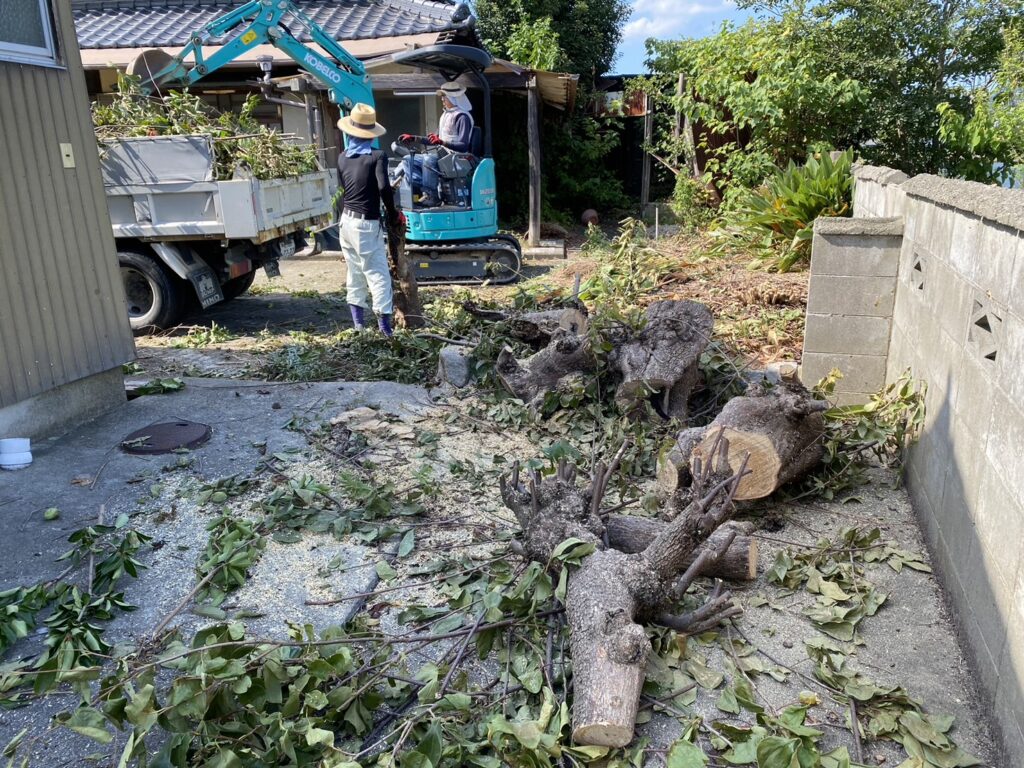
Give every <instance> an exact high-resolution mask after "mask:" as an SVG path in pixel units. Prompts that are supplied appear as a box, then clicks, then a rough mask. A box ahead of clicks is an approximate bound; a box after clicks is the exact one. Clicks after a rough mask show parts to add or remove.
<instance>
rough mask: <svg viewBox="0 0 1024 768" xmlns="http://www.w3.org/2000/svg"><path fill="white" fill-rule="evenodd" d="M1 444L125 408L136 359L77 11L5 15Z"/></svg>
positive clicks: (0, 87)
mask: <svg viewBox="0 0 1024 768" xmlns="http://www.w3.org/2000/svg"><path fill="white" fill-rule="evenodd" d="M0 139H2V141H0V168H2V171H0V437H36V438H38V437H43V436H46V435H50V434H56V433H59V432H63V431H65V430H67V429H68V428H70V427H72V426H74V425H77V424H78V423H80V422H82V421H85V420H87V419H89V418H91V417H93V416H95V415H97V414H98V413H101V412H103V411H105V410H108V409H110V408H112V407H115V406H116V405H118V404H120V403H123V402H124V400H125V394H124V384H123V381H122V377H121V364H122V363H124V362H126V361H128V360H131V359H133V358H134V356H135V348H134V343H133V340H132V334H131V331H130V329H129V327H128V316H127V313H126V311H125V306H124V295H123V291H122V288H121V280H120V276H119V272H118V265H117V257H116V256H115V247H114V237H113V234H112V232H111V228H110V220H109V218H108V217H107V208H106V200H105V198H104V195H103V186H102V182H101V180H100V168H99V157H98V155H97V152H96V139H95V137H94V136H93V130H92V122H91V120H90V117H89V95H88V89H87V87H86V77H85V72H84V70H83V68H82V62H81V58H80V55H79V49H78V44H77V42H76V38H75V26H74V20H73V16H72V11H71V8H70V6H69V5H68V4H67V3H66V2H57V1H56V0H16V1H14V2H4V3H3V5H2V9H0Z"/></svg>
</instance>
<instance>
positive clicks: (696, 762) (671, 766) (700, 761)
mask: <svg viewBox="0 0 1024 768" xmlns="http://www.w3.org/2000/svg"><path fill="white" fill-rule="evenodd" d="M707 764H708V757H707V755H705V754H704V750H702V749H701V748H700V747H698V746H697V745H695V744H692V743H690V742H689V741H686V740H685V739H680V740H679V741H677V742H676V743H675V744H673V745H672V747H671V748H670V749H669V751H668V755H667V756H666V758H665V768H704V766H706V765H707Z"/></svg>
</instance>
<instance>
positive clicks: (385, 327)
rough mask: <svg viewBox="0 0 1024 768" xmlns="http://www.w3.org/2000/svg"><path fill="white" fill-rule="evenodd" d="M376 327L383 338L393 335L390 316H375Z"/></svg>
mask: <svg viewBox="0 0 1024 768" xmlns="http://www.w3.org/2000/svg"><path fill="white" fill-rule="evenodd" d="M377 327H379V328H380V332H381V333H383V334H384V335H385V336H394V335H395V330H394V328H392V327H391V315H377Z"/></svg>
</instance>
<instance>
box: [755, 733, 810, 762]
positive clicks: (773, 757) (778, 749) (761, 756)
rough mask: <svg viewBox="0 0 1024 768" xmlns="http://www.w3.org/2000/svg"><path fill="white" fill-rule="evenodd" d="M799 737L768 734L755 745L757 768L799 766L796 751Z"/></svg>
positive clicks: (798, 745)
mask: <svg viewBox="0 0 1024 768" xmlns="http://www.w3.org/2000/svg"><path fill="white" fill-rule="evenodd" d="M799 747H800V739H784V738H782V737H781V736H768V737H766V738H764V739H761V742H760V743H759V744H758V745H757V768H800V763H799V761H798V760H797V757H796V751H797V749H798V748H799Z"/></svg>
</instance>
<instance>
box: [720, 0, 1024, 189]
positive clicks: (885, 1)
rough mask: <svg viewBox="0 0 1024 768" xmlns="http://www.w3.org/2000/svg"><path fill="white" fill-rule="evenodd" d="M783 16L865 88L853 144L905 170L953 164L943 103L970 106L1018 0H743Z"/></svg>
mask: <svg viewBox="0 0 1024 768" xmlns="http://www.w3.org/2000/svg"><path fill="white" fill-rule="evenodd" d="M739 4H740V5H741V6H746V7H751V8H754V9H756V10H761V11H769V12H771V13H773V14H780V13H781V14H784V15H786V16H788V17H789V18H791V19H793V23H794V29H795V32H794V34H796V35H797V36H799V37H800V38H801V39H802V41H803V44H804V45H805V47H806V50H807V51H809V52H810V55H813V56H814V58H815V59H816V61H817V63H818V66H819V67H822V68H824V69H825V70H826V71H827V72H829V73H834V74H836V75H837V76H841V77H843V78H849V79H852V80H856V81H857V82H858V83H860V85H861V87H862V88H863V89H864V91H865V94H866V96H867V105H866V109H865V111H864V113H863V115H862V116H861V119H860V120H859V124H858V126H857V132H856V135H855V136H854V137H853V143H854V144H855V145H856V146H858V147H859V148H860V150H861V153H862V155H863V156H864V157H865V158H867V159H869V160H871V161H872V162H877V163H883V164H885V165H890V166H893V167H896V168H900V169H901V170H904V171H906V172H908V173H921V172H930V173H941V172H947V173H948V172H955V169H956V165H957V163H958V159H957V158H956V157H951V156H950V147H949V146H948V145H944V144H943V142H942V141H941V140H940V137H939V123H940V115H939V105H940V104H944V103H945V104H950V105H951V106H952V108H953V109H955V110H957V111H960V112H962V111H965V110H968V109H969V108H970V105H971V94H972V91H973V87H974V86H975V85H976V84H977V83H978V82H979V81H983V80H985V79H987V78H988V77H989V76H990V75H991V73H992V72H994V71H995V70H996V68H997V66H998V62H999V56H1000V52H1001V51H1002V48H1003V36H1002V32H1003V30H1004V29H1006V28H1007V26H1008V25H1009V24H1010V22H1011V21H1012V20H1013V19H1014V18H1016V17H1019V15H1020V14H1021V12H1022V7H1024V3H1022V0H816V1H813V2H809V1H808V0H740V2H739Z"/></svg>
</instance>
